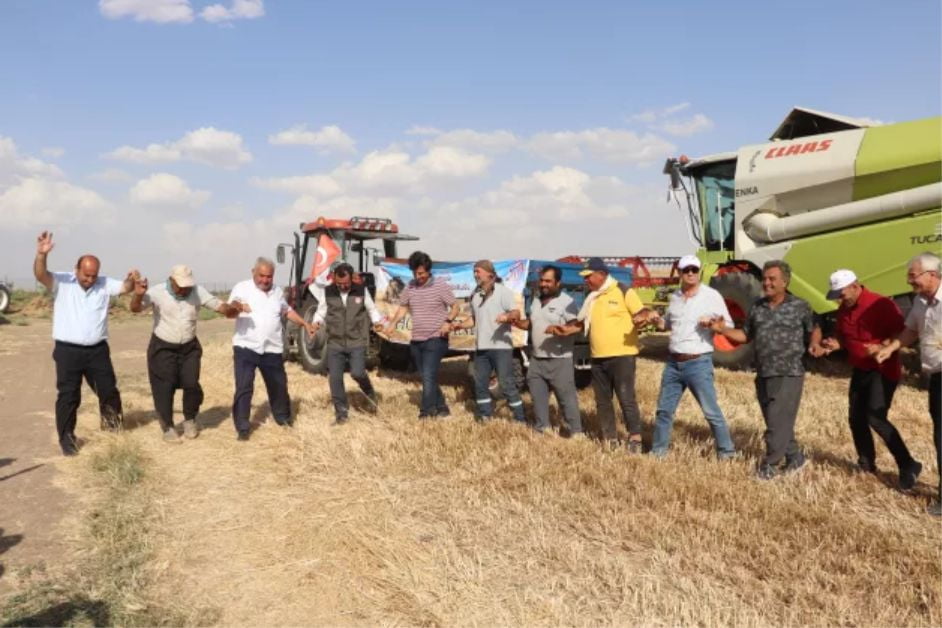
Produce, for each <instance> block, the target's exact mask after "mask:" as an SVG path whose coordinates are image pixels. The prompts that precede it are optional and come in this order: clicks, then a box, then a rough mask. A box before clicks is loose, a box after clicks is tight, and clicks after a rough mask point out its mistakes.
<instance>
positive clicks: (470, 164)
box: [251, 146, 490, 198]
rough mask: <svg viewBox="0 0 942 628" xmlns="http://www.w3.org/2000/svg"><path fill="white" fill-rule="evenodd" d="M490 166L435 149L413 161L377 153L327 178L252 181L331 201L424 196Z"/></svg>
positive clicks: (479, 158)
mask: <svg viewBox="0 0 942 628" xmlns="http://www.w3.org/2000/svg"><path fill="white" fill-rule="evenodd" d="M489 166H490V159H488V158H487V157H486V156H484V155H479V154H475V153H469V152H466V151H463V150H460V149H457V148H451V147H448V146H436V147H433V148H430V149H429V150H428V151H427V152H426V153H424V154H422V155H420V156H419V157H418V158H416V159H413V158H412V156H411V155H410V154H409V153H407V152H404V151H401V150H396V149H387V150H377V151H371V152H370V153H368V154H366V155H364V156H363V158H362V159H361V160H360V161H359V162H357V163H345V164H343V165H341V166H339V167H337V168H335V169H334V170H333V171H331V172H330V173H327V174H320V173H314V174H310V175H303V176H293V177H273V178H258V177H256V178H253V179H251V183H252V184H253V185H256V186H258V187H262V188H268V189H273V190H281V191H287V192H294V193H296V194H309V195H312V196H316V197H319V198H329V197H333V196H339V195H343V194H350V193H354V192H362V191H366V192H369V193H372V194H379V195H383V194H405V193H411V194H421V193H424V192H425V191H427V190H428V189H429V188H432V187H435V186H436V185H450V184H451V183H453V182H454V181H455V180H458V179H468V178H474V177H479V176H481V175H483V174H484V173H485V172H486V171H487V169H488V167H489Z"/></svg>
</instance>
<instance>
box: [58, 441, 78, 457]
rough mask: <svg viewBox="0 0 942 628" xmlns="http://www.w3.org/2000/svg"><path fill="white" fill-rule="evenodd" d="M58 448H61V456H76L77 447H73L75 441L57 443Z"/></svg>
mask: <svg viewBox="0 0 942 628" xmlns="http://www.w3.org/2000/svg"><path fill="white" fill-rule="evenodd" d="M59 447H61V448H62V455H63V456H77V455H78V447H76V446H75V441H66V442H64V443H59Z"/></svg>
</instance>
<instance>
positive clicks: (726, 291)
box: [710, 272, 762, 370]
mask: <svg viewBox="0 0 942 628" xmlns="http://www.w3.org/2000/svg"><path fill="white" fill-rule="evenodd" d="M710 287H711V288H714V289H715V290H717V291H718V292H719V293H720V294H721V295H723V299H724V300H725V301H726V307H727V308H728V309H729V315H730V318H732V319H733V324H734V325H735V326H736V327H742V325H743V322H744V321H745V320H746V315H747V314H748V313H749V308H750V307H752V304H753V303H754V302H755V301H756V299H758V298H759V297H761V296H762V286H761V284H760V283H759V280H758V279H756V278H755V277H754V276H753V275H751V274H749V273H745V272H730V273H726V274H724V275H714V277H713V278H712V279H710ZM752 355H753V347H752V343H750V342H747V343H743V344H738V343H735V342H732V341H730V340H729V339H728V338H725V337H724V336H720V335H719V334H717V335H716V336H715V337H714V339H713V363H714V364H715V365H717V366H723V367H725V368H728V369H743V370H744V369H748V368H750V367H751V366H752Z"/></svg>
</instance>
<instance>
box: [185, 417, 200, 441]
mask: <svg viewBox="0 0 942 628" xmlns="http://www.w3.org/2000/svg"><path fill="white" fill-rule="evenodd" d="M199 433H200V428H199V426H198V425H197V424H196V420H195V419H189V420H186V421H184V422H183V435H184V436H186V437H187V438H196V437H197V436H199Z"/></svg>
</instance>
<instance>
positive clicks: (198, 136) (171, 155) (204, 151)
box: [105, 127, 252, 169]
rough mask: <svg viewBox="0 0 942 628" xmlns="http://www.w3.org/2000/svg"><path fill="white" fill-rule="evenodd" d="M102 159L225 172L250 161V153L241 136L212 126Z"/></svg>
mask: <svg viewBox="0 0 942 628" xmlns="http://www.w3.org/2000/svg"><path fill="white" fill-rule="evenodd" d="M105 157H106V158H108V159H115V160H118V161H128V162H132V163H141V164H156V163H169V162H174V161H181V160H188V161H195V162H198V163H202V164H207V165H210V166H216V167H218V168H226V169H235V168H238V167H239V166H242V165H243V164H247V163H249V162H250V161H252V154H251V153H250V152H249V151H248V150H247V149H246V148H245V147H244V146H243V145H242V136H241V135H239V134H238V133H233V132H232V131H222V130H219V129H216V128H215V127H202V128H199V129H196V130H195V131H190V132H189V133H187V134H186V135H184V136H183V137H181V138H180V139H178V140H175V141H173V142H166V143H164V144H148V145H147V146H146V147H145V148H135V147H133V146H120V147H118V148H116V149H114V150H113V151H111V152H109V153H107V154H105Z"/></svg>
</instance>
